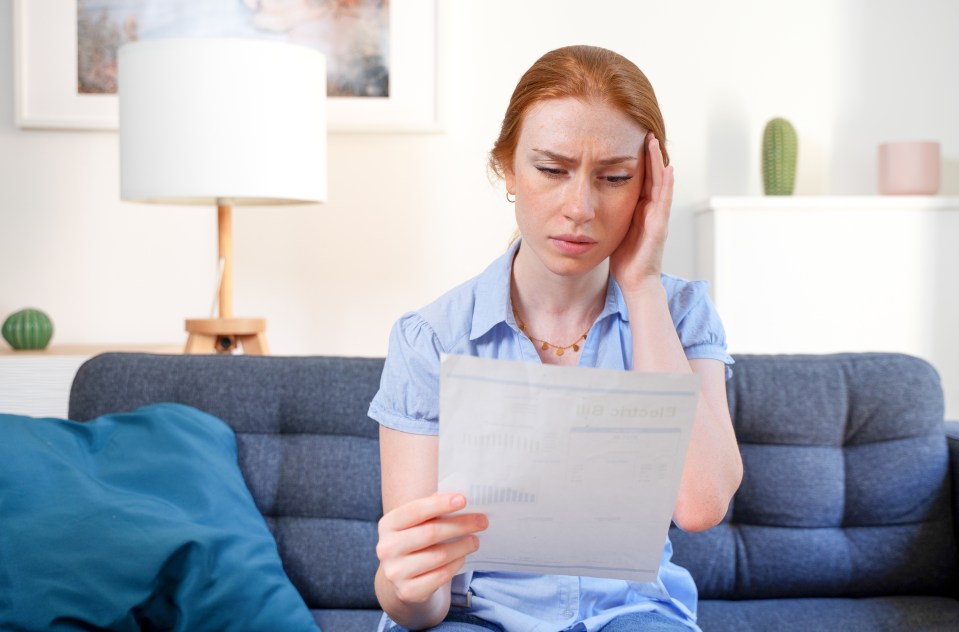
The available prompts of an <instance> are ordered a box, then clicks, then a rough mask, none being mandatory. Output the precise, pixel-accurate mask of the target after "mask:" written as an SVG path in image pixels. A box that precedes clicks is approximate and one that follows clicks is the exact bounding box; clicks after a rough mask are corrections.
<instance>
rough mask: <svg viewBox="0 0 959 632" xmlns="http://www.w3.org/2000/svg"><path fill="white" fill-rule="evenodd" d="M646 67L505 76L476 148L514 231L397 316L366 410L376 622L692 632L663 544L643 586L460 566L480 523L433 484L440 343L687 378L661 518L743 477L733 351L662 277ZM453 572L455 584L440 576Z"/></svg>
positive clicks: (578, 52)
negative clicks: (503, 92) (679, 461)
mask: <svg viewBox="0 0 959 632" xmlns="http://www.w3.org/2000/svg"><path fill="white" fill-rule="evenodd" d="M664 141H665V126H664V124H663V119H662V114H661V113H660V111H659V106H658V103H657V101H656V97H655V94H654V93H653V90H652V87H651V86H650V84H649V82H648V80H647V79H646V77H645V75H643V73H642V72H641V71H640V70H639V69H638V68H637V67H636V66H635V65H634V64H633V63H632V62H630V61H628V60H627V59H625V58H623V57H622V56H620V55H618V54H616V53H613V52H611V51H608V50H605V49H601V48H595V47H587V46H573V47H568V48H562V49H558V50H555V51H552V52H550V53H547V54H546V55H544V56H543V57H542V58H540V59H539V60H538V61H537V62H536V63H535V64H533V66H532V67H531V68H530V69H529V70H528V71H527V72H526V73H525V74H524V75H523V77H522V78H521V79H520V81H519V84H518V85H517V87H516V90H515V91H514V93H513V96H512V99H511V101H510V104H509V107H508V109H507V112H506V116H505V119H504V121H503V126H502V130H501V133H500V136H499V138H498V140H497V141H496V144H495V145H494V147H493V150H492V152H491V157H490V166H491V168H492V169H493V171H494V172H495V173H496V174H497V175H499V176H501V177H502V178H503V179H504V180H505V183H506V190H507V199H509V200H510V201H511V202H515V209H516V220H517V223H518V225H519V233H520V237H521V238H520V239H518V240H516V241H515V242H514V243H513V244H512V246H511V247H510V249H509V250H508V251H507V252H506V253H505V254H504V255H503V256H502V257H500V258H499V259H497V260H496V261H495V262H493V264H492V265H490V267H489V268H487V270H486V271H485V272H483V273H482V274H481V275H480V276H478V277H476V278H475V279H473V280H471V281H469V282H467V283H465V284H463V285H461V286H459V287H458V288H455V289H454V290H452V291H451V292H449V293H447V294H446V295H444V296H443V297H441V298H440V299H438V300H437V301H436V302H434V303H432V304H431V305H429V306H427V307H425V308H423V309H421V310H419V311H417V312H412V313H410V314H406V315H405V316H403V317H402V318H401V319H400V320H399V321H398V322H397V324H396V325H395V327H394V329H393V332H392V334H391V337H390V349H389V354H388V357H387V361H386V366H385V368H384V371H383V378H382V382H381V386H380V391H379V392H378V393H377V395H376V397H375V398H374V400H373V402H372V403H371V405H370V416H371V417H372V418H373V419H375V420H377V421H378V422H379V423H380V424H381V426H380V451H381V462H382V472H383V506H384V516H383V518H382V520H381V521H380V525H379V536H380V539H379V544H378V545H377V555H378V556H379V559H380V566H379V570H378V572H377V575H376V593H377V597H378V598H379V601H380V604H381V605H382V607H383V610H384V611H385V612H386V613H387V615H388V616H389V619H386V618H384V621H383V624H382V625H381V629H387V630H393V629H400V630H401V629H404V628H405V629H411V630H419V629H426V628H431V627H432V626H439V628H438V629H441V630H481V629H494V630H496V629H502V630H506V631H507V632H518V631H522V630H565V629H576V630H583V629H585V630H590V631H592V630H604V631H605V632H613V631H614V630H640V629H642V630H659V629H662V630H673V629H675V630H690V629H694V630H695V629H697V628H696V624H695V610H696V588H695V585H694V584H693V581H692V578H691V577H690V576H689V574H688V572H686V571H685V570H684V569H682V568H680V567H678V566H676V565H674V564H672V563H671V562H670V557H671V554H672V545H671V544H670V543H669V541H668V539H667V541H666V543H665V545H664V549H663V557H662V562H661V566H660V569H659V579H658V581H657V582H652V583H648V584H645V583H639V582H627V581H621V580H610V579H599V578H591V577H567V576H550V575H547V576H543V575H529V574H517V573H502V572H488V573H482V572H473V573H465V574H461V575H457V573H458V571H459V569H460V568H461V567H462V564H463V561H464V558H465V556H466V555H468V554H470V553H472V552H473V551H475V550H477V548H478V547H479V539H478V537H477V535H476V534H477V533H479V532H481V531H482V530H483V529H485V528H486V527H487V525H488V521H487V519H486V517H485V516H484V515H481V514H475V513H470V512H468V511H461V512H460V513H457V514H455V515H450V514H453V512H457V511H460V510H461V509H463V508H464V507H465V506H466V503H467V502H468V500H469V499H468V498H465V497H464V496H463V495H462V494H459V493H448V494H438V493H437V492H436V489H437V479H436V477H437V449H438V438H437V436H436V434H437V433H438V411H437V409H438V399H439V379H438V375H439V356H440V354H441V353H459V354H470V355H476V356H484V357H494V358H503V359H509V360H526V361H530V362H536V361H542V362H547V363H551V364H565V365H579V366H588V367H602V368H607V369H609V368H617V369H624V370H636V371H659V372H694V373H696V374H698V375H699V377H700V383H701V395H700V400H699V404H698V407H697V410H696V417H695V420H694V422H693V429H692V433H691V438H690V446H689V452H688V456H687V460H686V464H685V468H684V470H683V473H682V479H681V483H680V491H679V498H678V500H677V502H676V507H675V510H674V513H673V520H674V522H675V523H676V524H677V525H678V526H679V527H680V528H682V529H685V530H689V531H701V530H705V529H708V528H710V527H712V526H714V525H716V524H717V523H719V521H720V520H722V518H723V515H724V514H725V512H726V508H727V506H728V503H729V501H730V499H731V498H732V495H733V493H734V492H735V491H736V488H737V487H738V486H739V482H740V479H741V477H742V462H741V460H740V456H739V450H738V447H737V445H736V438H735V435H734V433H733V428H732V423H731V421H730V418H729V412H728V408H727V403H726V390H725V380H726V377H727V373H728V371H729V369H728V368H727V365H729V364H731V363H732V359H731V358H730V357H729V355H728V354H727V353H726V348H725V334H724V332H723V329H722V325H721V324H720V322H719V319H718V317H717V316H716V314H715V310H714V309H713V307H712V304H711V303H710V301H709V299H708V298H707V296H706V294H705V284H703V283H691V282H688V281H684V280H682V279H679V278H676V277H671V276H669V275H664V274H662V270H661V268H662V258H663V248H664V246H665V243H666V234H667V224H668V220H669V207H670V203H671V199H672V191H673V168H672V167H671V166H667V165H668V163H669V160H668V155H667V154H666V151H665V149H664V148H663V145H662V144H663V142H664ZM454 576H455V577H454Z"/></svg>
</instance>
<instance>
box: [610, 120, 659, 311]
mask: <svg viewBox="0 0 959 632" xmlns="http://www.w3.org/2000/svg"><path fill="white" fill-rule="evenodd" d="M641 154H642V157H641V160H642V161H643V164H644V169H643V181H642V184H641V185H640V193H639V201H638V202H637V203H636V209H635V211H634V212H633V221H632V223H631V224H630V226H629V230H628V231H627V232H626V237H625V238H623V241H622V243H621V244H620V245H619V247H618V248H617V249H616V250H615V251H614V252H613V254H612V255H611V256H610V271H611V272H612V274H613V277H614V278H615V279H616V282H617V283H619V286H620V288H622V289H623V291H624V292H629V291H630V290H631V289H638V288H639V287H641V286H642V285H643V284H644V283H646V282H648V281H650V280H654V281H655V282H656V283H659V282H660V279H659V275H660V274H661V273H662V270H663V251H664V250H665V247H666V235H667V234H668V232H669V207H670V205H671V204H672V202H673V167H672V165H670V166H668V167H667V166H666V165H665V164H664V162H663V152H662V150H661V149H660V145H659V140H658V139H657V138H656V137H655V136H654V135H653V133H652V132H649V133H648V134H646V142H645V143H644V147H643V150H642V151H641Z"/></svg>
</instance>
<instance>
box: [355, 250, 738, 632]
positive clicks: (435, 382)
mask: <svg viewBox="0 0 959 632" xmlns="http://www.w3.org/2000/svg"><path fill="white" fill-rule="evenodd" d="M519 247H520V241H519V240H517V241H516V242H515V243H514V244H513V245H512V247H511V248H510V249H509V250H508V251H507V252H506V253H504V254H503V255H502V256H501V257H499V258H498V259H496V260H495V261H494V262H493V263H492V264H490V266H489V267H488V268H487V269H486V270H485V271H484V272H483V273H482V274H480V275H479V276H477V277H475V278H473V279H471V280H470V281H467V282H466V283H464V284H462V285H460V286H458V287H456V288H454V289H453V290H451V291H450V292H447V293H446V294H444V295H443V296H442V297H440V298H439V299H438V300H436V301H435V302H433V303H431V304H430V305H427V306H426V307H424V308H423V309H420V310H418V311H415V312H410V313H408V314H405V315H404V316H403V317H401V318H400V319H399V321H397V323H396V324H395V325H394V327H393V330H392V332H391V334H390V344H389V353H388V354H387V358H386V364H385V366H384V368H383V376H382V378H381V382H380V390H379V391H378V392H377V393H376V396H375V397H374V398H373V401H372V403H371V404H370V409H369V416H370V417H372V418H373V419H374V420H376V421H377V422H379V423H380V424H382V425H384V426H387V427H389V428H393V429H396V430H400V431H403V432H412V433H416V434H432V435H435V434H438V433H439V358H440V354H441V353H450V354H463V355H473V356H481V357H488V358H500V359H506V360H525V361H528V362H540V358H539V355H538V353H537V351H536V349H535V347H534V346H533V343H532V342H531V341H530V340H529V338H527V337H526V336H525V335H524V334H523V333H522V332H520V330H519V327H518V326H517V325H516V321H515V319H514V318H513V311H512V307H511V304H510V296H509V290H510V273H511V269H512V263H513V257H514V255H515V254H516V251H517V249H518V248H519ZM662 282H663V286H664V287H665V288H666V293H667V297H668V303H669V311H670V314H671V316H672V319H673V324H674V325H675V327H676V331H677V333H678V334H679V339H680V342H681V343H682V345H683V348H684V349H685V351H686V357H687V358H689V359H700V358H708V359H715V360H719V361H721V362H723V363H725V364H726V366H727V368H726V372H727V377H728V376H729V375H730V374H731V371H730V369H729V365H731V364H732V363H733V359H732V358H731V357H730V356H729V354H728V353H727V352H726V335H725V332H724V330H723V326H722V323H721V322H720V320H719V316H718V315H717V313H716V310H715V308H714V307H713V304H712V302H711V301H710V299H709V297H708V295H707V293H706V287H707V284H706V283H705V282H704V281H693V282H690V281H686V280H684V279H680V278H678V277H674V276H670V275H665V274H664V275H663V276H662ZM580 353H581V356H580V361H579V365H580V366H584V367H599V368H606V369H625V370H630V369H632V366H633V361H632V335H631V332H630V329H629V314H628V313H627V311H626V304H625V302H624V300H623V296H622V293H621V292H620V289H619V286H618V285H617V284H616V282H615V281H614V280H612V279H610V281H609V284H608V286H607V290H606V305H605V306H604V308H603V311H602V313H601V314H600V315H599V317H598V318H597V320H596V323H595V324H594V325H593V327H592V328H591V329H590V331H589V335H588V336H587V338H586V342H585V345H584V346H583V348H582V350H581V351H580ZM671 557H672V544H671V543H670V541H669V539H668V538H667V539H666V542H665V545H664V547H663V556H662V559H661V562H660V567H659V578H658V580H657V581H655V582H650V583H640V582H631V581H623V580H613V579H602V578H595V577H571V576H566V575H530V574H522V573H505V572H480V571H476V572H472V573H463V574H461V575H458V576H457V577H456V578H455V579H454V580H453V592H454V602H456V601H460V600H461V599H462V597H460V596H461V595H465V594H466V593H467V591H469V593H470V598H471V606H470V609H469V612H470V613H471V614H474V615H476V616H478V617H481V618H483V619H485V620H487V621H490V622H492V623H496V624H498V625H500V626H501V627H502V628H503V629H504V630H509V632H522V631H530V632H532V631H534V630H535V631H537V632H539V631H547V630H550V631H556V630H575V631H590V632H591V631H593V630H597V629H599V628H601V627H603V626H604V625H605V624H606V623H608V622H609V621H611V620H612V619H614V618H616V617H618V616H621V615H623V614H626V613H630V612H642V611H655V612H659V613H661V614H664V615H666V616H668V617H670V618H673V619H676V620H679V621H682V622H685V623H686V624H688V625H689V627H690V629H692V630H698V628H697V626H696V623H695V620H696V596H697V593H696V586H695V584H694V582H693V579H692V577H690V575H689V573H688V572H687V571H686V570H685V569H683V568H681V567H679V566H677V565H675V564H673V563H672V562H671V561H670V558H671ZM389 625H391V622H390V621H389V620H388V618H387V617H385V616H384V619H383V621H382V622H381V626H380V629H381V630H383V629H386V628H387V627H389Z"/></svg>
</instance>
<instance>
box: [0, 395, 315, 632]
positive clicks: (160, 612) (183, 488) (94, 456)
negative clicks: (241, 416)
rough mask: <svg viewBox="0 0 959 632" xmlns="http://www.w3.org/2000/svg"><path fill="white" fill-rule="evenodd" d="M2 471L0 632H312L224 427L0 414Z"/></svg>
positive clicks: (168, 414) (184, 409)
mask: <svg viewBox="0 0 959 632" xmlns="http://www.w3.org/2000/svg"><path fill="white" fill-rule="evenodd" d="M0 463H3V467H2V468H0V629H4V630H9V629H18V630H19V629H25V630H59V629H71V630H72V629H101V628H102V629H110V630H131V631H132V630H141V629H164V630H201V629H203V630H220V631H227V630H303V631H307V630H309V631H314V630H316V624H315V623H314V621H313V617H312V616H311V614H310V612H309V610H308V609H307V607H306V604H305V603H304V602H303V599H302V598H301V597H300V595H299V594H298V593H297V591H296V589H295V588H294V587H293V585H292V584H291V583H290V581H289V579H288V578H287V576H286V574H285V572H284V569H283V566H282V564H281V562H280V558H279V555H278V552H277V548H276V543H275V542H274V540H273V538H272V536H271V534H270V531H269V529H268V528H267V525H266V523H265V521H264V519H263V517H262V516H261V514H260V512H259V511H258V510H257V508H256V506H255V504H254V502H253V499H252V497H251V495H250V492H249V490H248V489H247V487H246V484H245V482H244V480H243V477H242V475H241V474H240V470H239V467H238V466H237V449H236V442H235V440H234V435H233V432H232V430H231V429H230V428H229V427H228V426H227V425H226V424H225V423H223V422H222V421H220V420H219V419H217V418H215V417H213V416H211V415H208V414H206V413H203V412H201V411H199V410H196V409H194V408H190V407H188V406H183V405H179V404H158V405H152V406H147V407H144V408H141V409H139V410H137V411H135V412H133V413H127V414H116V415H106V416H101V417H98V418H96V419H93V420H92V421H90V422H88V423H79V422H75V421H69V420H64V419H34V418H30V417H21V416H13V415H0Z"/></svg>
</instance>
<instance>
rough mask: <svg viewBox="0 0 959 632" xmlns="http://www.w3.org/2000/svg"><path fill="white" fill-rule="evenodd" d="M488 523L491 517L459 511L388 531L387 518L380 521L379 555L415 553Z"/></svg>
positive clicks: (461, 535)
mask: <svg viewBox="0 0 959 632" xmlns="http://www.w3.org/2000/svg"><path fill="white" fill-rule="evenodd" d="M488 526H489V520H488V519H487V518H486V516H485V515H483V514H460V515H456V516H448V517H444V518H433V519H431V520H427V521H426V522H423V523H421V524H417V525H413V526H411V527H407V528H406V529H402V530H399V531H393V530H389V528H388V526H387V525H385V524H384V521H381V522H380V541H379V543H378V544H377V555H378V556H379V558H380V559H381V560H384V559H387V558H390V557H399V556H402V555H411V554H415V553H416V552H418V551H422V550H425V549H428V548H429V547H432V546H436V545H437V544H441V543H444V542H448V541H451V540H455V539H459V538H463V537H464V536H469V535H472V534H474V533H477V532H479V531H483V530H485V529H486V528H487V527H488Z"/></svg>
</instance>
